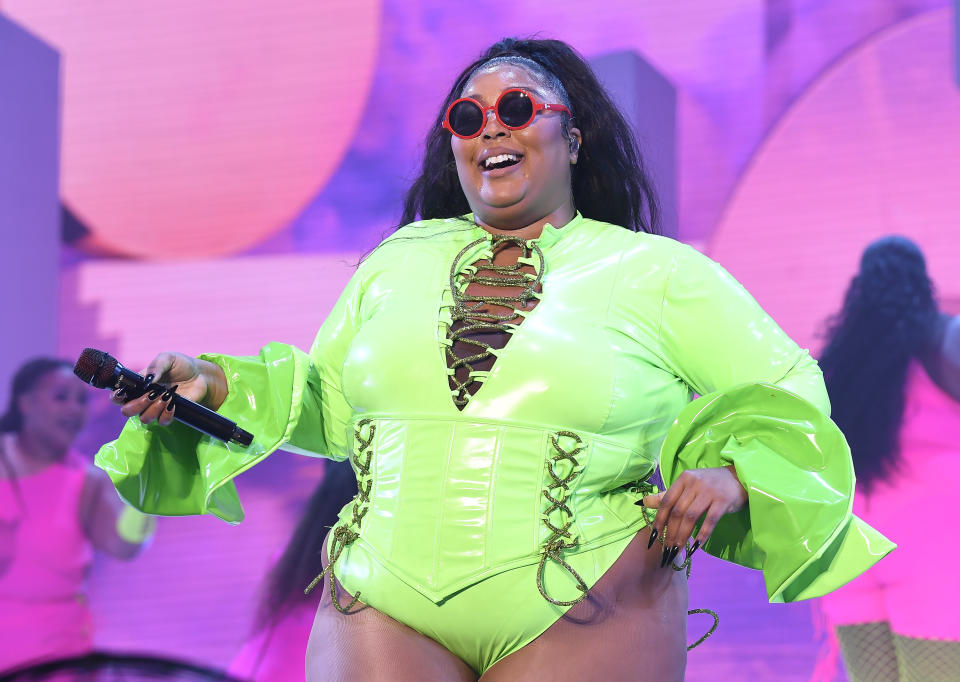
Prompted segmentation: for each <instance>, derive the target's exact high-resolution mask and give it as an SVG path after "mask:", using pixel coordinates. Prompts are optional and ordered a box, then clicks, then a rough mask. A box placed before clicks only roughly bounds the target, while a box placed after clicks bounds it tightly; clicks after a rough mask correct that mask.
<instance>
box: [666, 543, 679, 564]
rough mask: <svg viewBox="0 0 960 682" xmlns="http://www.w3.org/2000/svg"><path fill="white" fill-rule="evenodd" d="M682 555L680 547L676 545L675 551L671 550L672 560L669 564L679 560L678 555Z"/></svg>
mask: <svg viewBox="0 0 960 682" xmlns="http://www.w3.org/2000/svg"><path fill="white" fill-rule="evenodd" d="M679 553H680V546H679V545H674V546H673V549H671V550H670V559H669V561H668V563H671V564H672V563H673V560H674V559H676V558H677V555H678V554H679Z"/></svg>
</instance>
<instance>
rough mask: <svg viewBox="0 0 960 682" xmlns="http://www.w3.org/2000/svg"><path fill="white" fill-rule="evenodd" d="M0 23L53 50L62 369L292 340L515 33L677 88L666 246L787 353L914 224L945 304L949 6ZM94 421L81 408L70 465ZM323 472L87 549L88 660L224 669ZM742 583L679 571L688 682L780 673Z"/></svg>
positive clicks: (200, 0)
mask: <svg viewBox="0 0 960 682" xmlns="http://www.w3.org/2000/svg"><path fill="white" fill-rule="evenodd" d="M0 12H2V13H3V14H4V16H6V17H8V18H9V19H11V20H13V21H14V22H16V23H18V24H19V25H21V26H22V27H24V28H25V29H26V30H28V31H29V32H30V33H32V34H33V35H35V36H37V37H38V38H39V39H40V40H42V41H44V42H46V43H47V44H48V45H50V46H52V47H53V48H54V49H55V50H57V51H58V52H59V54H60V55H61V91H62V126H61V128H62V146H61V176H60V191H61V200H62V203H63V205H64V207H65V212H66V215H67V217H68V219H69V225H70V226H71V227H70V229H69V230H68V231H67V235H66V240H67V243H66V244H65V245H64V246H63V250H64V253H63V256H62V258H61V268H60V290H59V291H60V294H59V331H58V345H59V351H60V353H61V354H62V355H64V356H65V357H68V358H74V357H76V355H77V354H78V352H79V350H80V349H82V348H83V347H84V346H95V347H103V348H104V349H107V350H110V351H111V352H113V353H115V354H116V355H117V356H118V357H119V358H120V359H121V361H122V362H124V363H126V364H129V365H132V366H133V367H135V368H138V367H139V366H141V365H143V364H145V363H146V362H147V361H148V360H149V358H150V357H151V356H152V355H153V354H154V353H156V352H157V351H160V350H168V349H176V350H182V351H185V352H189V353H199V352H203V351H208V350H216V351H221V352H227V353H235V354H245V353H253V352H255V351H256V349H257V348H258V347H259V346H260V345H262V344H263V343H266V342H267V341H270V340H276V341H285V342H292V343H296V344H298V345H300V346H301V347H304V346H307V345H308V344H309V343H310V341H311V339H312V336H313V334H314V332H315V331H316V328H317V327H318V326H319V324H320V322H321V321H322V319H323V318H324V316H325V315H326V313H327V311H328V310H329V309H330V307H331V306H332V305H333V302H334V300H335V299H336V296H337V295H338V293H339V290H340V288H341V287H342V286H343V284H344V283H345V282H346V280H347V278H348V277H349V276H350V274H351V272H352V269H353V266H354V265H355V264H356V262H357V260H358V259H359V258H360V256H361V254H362V253H364V252H365V251H367V250H368V249H370V248H371V247H372V246H374V245H375V244H376V243H377V241H378V239H379V238H380V236H381V235H383V234H385V233H386V232H388V231H389V230H391V229H392V228H393V227H394V226H395V225H396V222H397V220H398V219H399V215H400V201H401V198H402V193H403V191H404V188H405V186H406V183H408V182H409V180H410V179H411V178H412V177H413V175H414V173H415V170H416V166H417V161H418V159H419V154H420V151H421V148H420V145H421V141H422V139H423V137H424V134H425V132H426V130H427V127H428V126H429V125H430V124H431V123H432V120H433V118H434V117H435V116H436V113H437V108H438V106H439V104H440V102H441V100H442V97H443V95H444V94H445V93H446V90H447V89H448V87H449V85H450V83H451V82H452V79H453V77H454V76H455V75H456V73H457V72H458V71H459V70H460V69H461V68H462V66H464V65H465V64H467V63H468V62H469V61H471V60H472V59H473V58H474V57H475V56H476V55H477V54H478V53H479V52H480V51H481V50H482V49H483V48H485V47H486V46H487V45H489V44H490V43H492V42H493V41H495V40H497V39H499V38H501V37H503V36H505V35H524V36H525V35H530V34H534V33H537V34H540V35H543V36H548V37H557V38H561V39H563V40H566V41H568V42H570V43H571V44H573V45H574V46H575V47H577V48H578V49H579V50H580V51H581V52H582V53H583V54H584V55H585V56H587V57H588V58H591V59H596V58H599V57H601V56H603V55H606V54H609V53H611V52H618V51H624V50H626V51H633V52H636V53H637V54H638V55H640V56H641V57H642V58H643V59H644V60H645V61H646V63H647V64H649V65H650V66H651V67H653V68H654V69H655V70H656V71H657V72H658V73H659V74H660V75H662V76H663V78H665V79H666V81H667V82H669V83H670V84H671V85H672V86H673V87H674V88H675V91H676V95H677V108H676V120H675V126H676V131H677V138H676V139H677V142H676V149H675V158H676V183H677V203H676V212H677V217H678V235H677V236H678V237H679V238H680V239H683V240H685V241H688V242H690V243H692V244H693V245H694V246H696V247H697V248H700V249H703V250H705V251H707V252H708V253H709V254H710V255H711V256H712V257H713V258H715V259H717V260H718V261H719V262H720V263H721V264H723V265H725V266H726V267H727V268H728V269H729V270H730V271H731V272H732V273H733V274H734V275H735V276H736V277H737V278H739V279H740V280H741V281H742V282H743V283H744V284H745V285H746V286H747V288H748V289H749V290H750V291H752V292H753V293H754V295H755V296H756V297H757V298H758V300H759V301H760V303H761V304H762V305H764V307H766V308H767V309H768V310H769V311H770V312H771V313H772V314H773V316H774V317H775V318H776V319H777V320H778V321H779V322H780V323H781V324H782V325H783V326H784V327H785V329H786V330H787V331H788V332H789V333H790V334H791V335H793V336H794V337H795V338H796V339H797V340H798V341H800V342H801V344H802V345H805V346H807V347H810V348H812V349H814V350H815V349H817V348H818V346H819V344H820V337H819V333H820V330H821V329H822V321H823V319H824V318H825V317H826V316H827V315H828V314H829V313H831V312H832V311H834V310H835V309H836V308H837V307H838V305H839V303H840V297H841V294H842V291H843V288H844V287H845V285H846V282H847V280H848V279H849V277H850V275H851V273H852V271H853V269H854V267H855V264H856V261H857V258H858V254H859V252H860V250H861V249H862V248H863V246H864V245H865V244H866V243H867V242H869V241H870V240H872V239H874V238H876V237H878V236H881V235H884V234H890V233H900V234H907V235H909V236H911V237H913V238H914V239H915V240H916V241H917V242H918V243H919V244H920V245H921V247H922V248H924V250H925V251H926V252H927V254H928V256H929V258H930V267H931V270H932V275H933V277H934V279H935V280H936V282H937V285H938V291H939V293H940V296H941V298H942V299H943V300H944V301H945V302H946V303H947V305H948V306H956V305H957V303H958V302H960V249H958V248H957V240H956V234H957V229H958V228H957V225H958V224H960V207H958V204H957V202H956V200H955V194H956V192H955V188H954V185H955V184H956V183H955V178H956V177H958V172H960V167H958V164H960V161H958V159H960V129H958V126H957V123H956V122H957V121H958V120H960V91H958V88H957V81H956V80H955V74H954V73H953V68H954V64H955V61H954V60H955V57H954V50H955V44H954V41H955V39H956V38H955V36H954V34H953V31H954V28H953V27H954V9H953V8H952V6H951V5H950V3H948V2H947V0H865V1H863V2H845V3H831V2H822V1H817V0H794V1H793V2H782V1H779V0H766V1H763V0H724V1H722V2H715V3H704V2H700V1H698V0H677V1H675V2H670V3H646V2H645V3H637V2H636V1H635V0H609V1H607V2H601V3H595V4H593V5H591V6H590V8H589V11H587V10H585V8H584V5H583V4H582V3H577V2H572V1H568V0H562V1H559V2H555V3H550V4H544V3H539V2H533V1H532V0H517V1H516V2H513V3H509V4H507V3H499V2H493V1H492V0H478V2H474V3H469V4H460V3H446V2H441V1H440V0H409V1H408V0H382V1H380V0H351V1H350V2H346V1H345V0H335V1H326V2H321V3H318V2H308V1H306V0H303V1H294V0H285V1H284V2H277V3H272V4H264V3H258V2H252V1H250V0H242V1H239V0H232V1H230V2H227V1H225V0H192V1H191V2H186V1H183V0H180V1H176V2H173V1H171V2H165V3H148V2H145V1H143V0H137V1H136V2H129V1H127V2H120V1H118V0H97V1H96V2H91V3H71V2H67V1H66V0H2V1H0ZM639 134H640V137H641V142H643V136H644V131H642V130H641V131H639ZM158 289H162V292H163V293H162V295H161V294H156V293H154V292H155V291H157V290H158ZM187 300H189V301H190V302H191V303H190V305H189V306H188V305H185V301H187ZM5 390H6V389H5V388H4V392H5ZM120 425H121V421H120V419H119V418H118V416H117V415H116V414H115V413H114V411H113V410H112V409H111V408H110V406H109V405H107V404H106V402H105V400H104V396H102V395H97V396H94V402H93V414H92V419H91V423H90V425H89V427H88V428H87V430H86V431H85V432H84V434H83V436H82V445H83V447H84V448H85V451H86V452H89V453H91V454H92V453H93V451H94V450H95V449H96V446H97V445H98V444H99V443H101V442H103V441H104V440H107V439H109V438H111V437H112V435H113V434H115V433H116V432H117V431H118V430H119V427H120ZM321 468H322V467H321V466H320V465H319V463H318V462H317V461H315V460H310V459H307V458H302V457H294V456H292V455H287V454H283V453H280V454H277V455H275V456H274V457H272V458H270V459H269V460H268V461H267V462H265V463H264V464H263V465H261V466H259V467H257V468H256V469H254V470H253V471H251V472H249V473H247V474H245V475H244V476H242V477H241V479H240V482H239V487H240V491H241V495H242V497H243V499H244V503H245V507H246V509H247V521H245V522H244V523H243V524H242V525H241V526H239V527H229V526H227V525H225V524H223V523H221V522H219V521H217V520H215V519H212V518H199V519H192V518H187V519H163V520H161V523H160V527H159V531H158V535H157V537H156V540H155V542H154V545H153V547H151V549H150V550H149V552H148V553H147V554H145V555H144V556H143V557H142V558H141V559H139V560H138V561H137V562H135V563H133V564H122V565H121V564H118V563H114V562H111V561H108V560H102V561H99V563H98V564H97V566H96V570H95V572H94V574H93V576H92V590H93V591H92V600H93V603H94V607H95V612H96V616H97V619H98V626H99V637H100V644H101V645H102V646H104V647H107V648H115V649H121V650H123V649H126V650H138V651H142V650H147V651H155V652H159V653H168V654H171V655H176V656H178V657H185V658H189V659H192V660H196V661H202V662H204V663H208V664H212V665H217V666H225V665H226V664H227V663H228V662H229V661H230V659H231V657H232V656H233V655H234V654H235V653H236V651H237V650H238V648H239V646H240V644H241V643H242V641H243V639H244V637H245V636H246V634H247V632H248V630H249V627H250V622H251V620H250V619H251V615H252V606H253V603H254V600H255V597H256V590H257V587H258V584H259V581H260V579H261V578H262V576H263V574H264V571H265V569H266V567H267V566H268V564H269V561H270V559H271V557H272V556H273V555H274V554H275V552H276V551H277V550H278V549H279V548H281V547H282V546H283V544H284V543H285V541H286V538H287V535H288V533H289V531H290V529H291V527H292V524H293V522H294V521H295V519H296V517H297V513H298V509H299V504H300V503H302V501H303V500H304V499H305V497H306V496H307V495H309V492H310V491H311V490H312V488H313V486H314V484H315V483H316V481H317V480H318V478H319V476H320V473H319V472H320V470H321ZM763 594H764V591H763V587H762V579H761V577H760V575H759V574H753V573H750V572H747V571H744V570H742V569H737V568H732V567H729V566H726V565H723V564H721V563H720V562H718V561H712V560H708V559H707V558H703V559H701V561H700V562H699V563H698V565H697V567H696V568H695V570H694V574H693V577H692V583H691V606H692V607H698V606H704V607H709V608H715V609H717V610H719V611H720V614H721V626H720V630H719V632H718V633H717V634H716V635H715V636H714V637H713V638H711V639H710V640H709V641H708V643H707V644H705V645H704V647H703V648H702V649H699V650H697V651H695V652H694V653H692V654H691V656H690V662H689V669H688V679H690V680H708V679H709V680H714V679H720V678H725V679H729V680H757V679H778V680H804V679H807V677H808V676H809V674H810V672H811V670H812V669H813V667H814V661H815V658H816V655H817V650H818V646H819V645H818V643H817V642H816V641H815V640H814V637H813V630H812V626H811V624H810V613H809V606H808V605H806V604H795V605H787V606H782V605H777V606H772V605H767V604H766V603H765V601H764V599H763ZM701 625H702V624H701V622H700V621H696V620H691V621H690V624H689V628H690V632H691V633H694V632H699V629H700V627H701Z"/></svg>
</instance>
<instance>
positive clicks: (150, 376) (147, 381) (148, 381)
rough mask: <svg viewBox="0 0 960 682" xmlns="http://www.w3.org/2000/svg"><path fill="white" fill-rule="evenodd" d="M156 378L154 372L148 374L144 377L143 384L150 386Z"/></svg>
mask: <svg viewBox="0 0 960 682" xmlns="http://www.w3.org/2000/svg"><path fill="white" fill-rule="evenodd" d="M154 378H155V377H154V375H153V374H148V375H147V376H145V377H143V384H144V386H149V385H150V384H152V383H153V380H154Z"/></svg>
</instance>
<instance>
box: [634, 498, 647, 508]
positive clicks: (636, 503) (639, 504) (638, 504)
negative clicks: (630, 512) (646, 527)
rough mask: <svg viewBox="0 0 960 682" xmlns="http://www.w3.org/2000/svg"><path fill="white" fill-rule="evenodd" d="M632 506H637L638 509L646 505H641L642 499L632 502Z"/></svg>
mask: <svg viewBox="0 0 960 682" xmlns="http://www.w3.org/2000/svg"><path fill="white" fill-rule="evenodd" d="M634 504H635V505H637V506H638V507H645V506H646V505H645V504H644V503H643V499H639V500H637V501H636V502H634Z"/></svg>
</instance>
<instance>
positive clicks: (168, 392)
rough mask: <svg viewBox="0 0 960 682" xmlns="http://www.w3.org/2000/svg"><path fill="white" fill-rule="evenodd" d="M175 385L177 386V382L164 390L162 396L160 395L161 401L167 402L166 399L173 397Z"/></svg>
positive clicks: (175, 389)
mask: <svg viewBox="0 0 960 682" xmlns="http://www.w3.org/2000/svg"><path fill="white" fill-rule="evenodd" d="M177 386H179V384H174V385H173V386H171V387H170V388H168V389H167V390H166V392H165V393H164V394H163V395H162V396H160V400H162V401H163V402H167V401H168V400H170V398H172V397H173V394H174V393H176V392H177Z"/></svg>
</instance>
